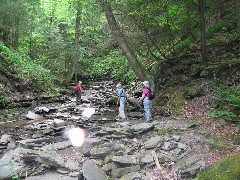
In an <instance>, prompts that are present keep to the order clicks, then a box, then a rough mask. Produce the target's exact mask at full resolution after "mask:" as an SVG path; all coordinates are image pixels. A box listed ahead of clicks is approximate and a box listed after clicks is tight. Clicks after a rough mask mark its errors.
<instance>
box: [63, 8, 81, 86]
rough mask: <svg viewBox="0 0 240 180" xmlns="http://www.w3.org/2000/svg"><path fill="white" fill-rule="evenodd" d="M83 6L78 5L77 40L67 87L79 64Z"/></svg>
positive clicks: (75, 40)
mask: <svg viewBox="0 0 240 180" xmlns="http://www.w3.org/2000/svg"><path fill="white" fill-rule="evenodd" d="M81 13H82V9H81V4H80V3H79V4H78V5H77V16H76V26H75V39H74V51H73V61H72V62H71V63H70V66H69V69H68V72H67V77H66V80H65V84H66V85H67V84H68V83H69V82H70V81H71V79H72V77H73V74H74V72H75V69H76V66H77V62H78V48H79V37H80V18H81Z"/></svg>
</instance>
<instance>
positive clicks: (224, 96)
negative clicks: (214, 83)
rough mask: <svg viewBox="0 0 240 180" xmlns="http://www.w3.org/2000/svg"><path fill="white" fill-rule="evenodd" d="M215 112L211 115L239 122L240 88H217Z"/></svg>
mask: <svg viewBox="0 0 240 180" xmlns="http://www.w3.org/2000/svg"><path fill="white" fill-rule="evenodd" d="M215 93H216V95H215V97H214V104H213V108H214V109H213V110H212V111H211V112H210V115H211V116H212V117H214V118H218V119H219V118H220V119H224V120H226V121H239V119H240V114H239V111H240V110H239V109H240V86H232V87H224V86H218V87H215Z"/></svg>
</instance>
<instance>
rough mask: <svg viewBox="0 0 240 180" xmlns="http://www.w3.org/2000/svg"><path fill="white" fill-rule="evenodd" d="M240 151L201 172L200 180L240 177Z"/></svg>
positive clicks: (224, 179)
mask: <svg viewBox="0 0 240 180" xmlns="http://www.w3.org/2000/svg"><path fill="white" fill-rule="evenodd" d="M239 164H240V153H237V154H234V155H231V156H229V157H226V158H223V159H222V160H220V161H218V162H217V163H215V164H213V165H212V166H210V167H208V168H206V169H204V170H202V171H201V172H200V173H199V179H200V180H206V179H211V180H230V179H236V180H237V179H239V177H240V168H239Z"/></svg>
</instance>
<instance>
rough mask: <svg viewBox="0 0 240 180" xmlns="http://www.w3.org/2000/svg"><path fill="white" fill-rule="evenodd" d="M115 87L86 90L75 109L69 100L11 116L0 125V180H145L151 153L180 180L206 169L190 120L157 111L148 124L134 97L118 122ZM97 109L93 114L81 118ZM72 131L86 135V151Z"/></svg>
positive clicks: (153, 164)
mask: <svg viewBox="0 0 240 180" xmlns="http://www.w3.org/2000/svg"><path fill="white" fill-rule="evenodd" d="M114 88H115V85H114V84H113V82H111V81H107V82H99V83H96V84H94V85H92V86H90V87H89V89H87V90H86V89H85V90H84V93H83V95H82V98H83V103H82V104H81V105H78V106H76V105H75V97H67V98H66V97H65V98H62V99H64V101H59V102H55V103H52V104H45V105H44V106H39V107H34V109H27V110H26V112H25V113H22V112H21V113H19V114H17V115H16V113H15V114H14V115H10V114H9V115H8V116H11V117H12V121H10V122H5V123H2V124H1V125H4V126H2V128H1V133H0V137H1V140H0V152H1V153H0V155H1V156H0V157H1V159H0V179H3V178H11V177H12V176H14V175H16V174H17V175H18V176H19V177H20V178H22V179H24V178H26V179H28V180H31V179H56V180H57V179H63V180H64V179H66V180H68V179H69V180H71V179H78V178H79V179H81V178H82V179H83V178H86V179H87V180H91V179H93V180H97V179H99V180H101V179H104V180H105V179H106V178H108V179H129V180H130V179H147V176H146V172H148V171H152V169H153V168H155V167H156V161H155V159H154V157H153V156H152V151H154V152H156V154H157V158H158V159H159V162H160V163H161V164H168V165H171V167H172V168H173V169H175V170H179V171H180V172H181V175H182V178H186V179H191V178H190V177H191V176H192V175H193V174H194V173H196V172H197V171H198V170H199V169H200V168H203V167H204V166H205V163H204V158H205V155H204V154H192V152H191V150H192V149H193V148H194V147H196V146H198V145H201V143H203V142H204V141H205V139H204V138H203V137H202V136H200V135H199V134H198V133H197V132H195V130H194V128H189V127H190V126H191V122H190V121H189V120H188V119H187V118H185V119H184V118H176V117H175V118H174V117H162V116H160V115H158V112H154V116H153V122H152V123H145V119H144V114H143V111H142V109H141V108H139V105H138V104H137V102H138V101H137V99H136V97H135V98H134V97H131V101H130V103H128V104H127V105H126V115H127V117H128V120H127V121H124V122H120V121H118V120H117V118H116V116H117V111H118V108H117V107H114V106H111V103H110V102H109V99H111V98H112V97H114V92H113V89H114ZM106 102H107V104H106ZM93 108H94V113H93V114H92V115H89V116H88V117H86V115H84V114H83V112H85V111H88V110H92V109H93ZM16 117H18V118H20V119H22V120H23V122H21V123H19V122H18V121H17V120H18V119H16ZM72 128H81V129H83V130H84V142H83V144H82V146H79V147H77V146H74V142H73V141H70V140H69V130H70V129H72ZM76 136H77V135H76ZM77 141H80V139H78V140H77ZM26 172H27V177H26Z"/></svg>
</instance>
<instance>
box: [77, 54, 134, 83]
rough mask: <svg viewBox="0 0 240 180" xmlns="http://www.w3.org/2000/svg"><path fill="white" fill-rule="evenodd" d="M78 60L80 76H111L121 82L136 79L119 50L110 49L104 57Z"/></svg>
mask: <svg viewBox="0 0 240 180" xmlns="http://www.w3.org/2000/svg"><path fill="white" fill-rule="evenodd" d="M90 58H91V56H90V57H89V59H83V60H81V61H80V64H81V66H80V67H79V75H80V76H81V77H82V78H101V77H106V76H109V77H112V78H115V79H116V80H119V81H121V82H130V81H133V80H135V79H136V76H135V74H134V72H133V71H132V70H131V68H130V67H129V64H128V61H127V59H126V58H125V57H124V56H123V55H122V54H121V52H120V51H119V50H116V51H111V52H110V53H109V54H107V55H106V56H104V57H101V58H94V59H93V60H90Z"/></svg>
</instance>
